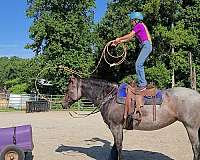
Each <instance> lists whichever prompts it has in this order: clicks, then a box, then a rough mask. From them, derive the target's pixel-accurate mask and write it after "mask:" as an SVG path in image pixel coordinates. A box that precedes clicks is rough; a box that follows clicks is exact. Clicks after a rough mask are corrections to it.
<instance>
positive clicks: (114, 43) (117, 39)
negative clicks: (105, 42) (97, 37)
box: [111, 38, 121, 46]
mask: <svg viewBox="0 0 200 160" xmlns="http://www.w3.org/2000/svg"><path fill="white" fill-rule="evenodd" d="M119 43H121V40H120V38H116V39H115V40H114V41H113V43H112V44H111V46H116V45H118V44H119Z"/></svg>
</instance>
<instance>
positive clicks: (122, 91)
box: [117, 83, 162, 105]
mask: <svg viewBox="0 0 200 160" xmlns="http://www.w3.org/2000/svg"><path fill="white" fill-rule="evenodd" d="M127 87H128V84H127V83H122V84H120V86H119V89H118V93H117V103H119V104H125V100H126V95H127V94H126V88H127ZM153 103H154V102H153V98H152V97H151V96H144V104H145V105H153ZM161 103H162V92H161V90H157V91H156V104H157V105H160V104H161Z"/></svg>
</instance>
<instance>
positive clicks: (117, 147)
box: [109, 124, 123, 160]
mask: <svg viewBox="0 0 200 160" xmlns="http://www.w3.org/2000/svg"><path fill="white" fill-rule="evenodd" d="M110 130H111V132H112V135H113V137H114V145H113V147H112V150H111V152H110V157H109V160H121V159H122V141H123V125H122V124H111V126H110Z"/></svg>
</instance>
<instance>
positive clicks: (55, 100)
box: [0, 94, 95, 111]
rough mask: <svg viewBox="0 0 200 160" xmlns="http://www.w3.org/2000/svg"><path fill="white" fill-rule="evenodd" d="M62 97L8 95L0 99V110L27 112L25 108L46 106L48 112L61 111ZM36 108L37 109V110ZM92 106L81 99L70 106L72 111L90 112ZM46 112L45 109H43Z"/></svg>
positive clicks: (87, 101)
mask: <svg viewBox="0 0 200 160" xmlns="http://www.w3.org/2000/svg"><path fill="white" fill-rule="evenodd" d="M63 97H64V95H40V96H37V95H33V94H20V95H17V94H10V95H5V96H4V97H0V110H2V109H3V110H5V109H17V110H26V111H27V110H28V108H27V107H30V106H31V105H32V106H34V107H35V108H36V110H37V109H38V108H40V106H44V108H45V105H44V103H45V104H48V110H61V109H63V107H62V100H63ZM37 107H38V108H37ZM94 107H95V106H94V104H93V103H92V102H90V101H89V100H87V99H85V98H82V99H80V100H79V101H77V102H76V103H74V104H73V105H72V108H73V109H76V110H91V109H94ZM44 110H45V111H47V109H44Z"/></svg>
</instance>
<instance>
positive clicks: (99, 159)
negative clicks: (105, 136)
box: [55, 138, 173, 160]
mask: <svg viewBox="0 0 200 160" xmlns="http://www.w3.org/2000/svg"><path fill="white" fill-rule="evenodd" d="M85 142H88V143H95V142H101V143H103V146H92V147H89V145H91V144H89V145H88V147H75V146H65V145H63V144H61V145H59V147H58V148H57V149H56V150H55V151H56V152H60V153H65V154H67V153H68V152H70V153H73V152H76V153H77V152H78V153H82V154H85V155H87V156H89V157H91V158H94V159H95V160H107V159H108V157H109V154H110V150H111V143H110V142H108V141H106V140H102V139H100V138H92V139H91V140H85ZM94 145H95V144H94ZM122 154H123V158H124V159H125V160H144V159H145V160H173V159H171V158H170V157H168V156H166V155H164V154H162V153H158V152H151V151H144V150H123V152H122Z"/></svg>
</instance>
